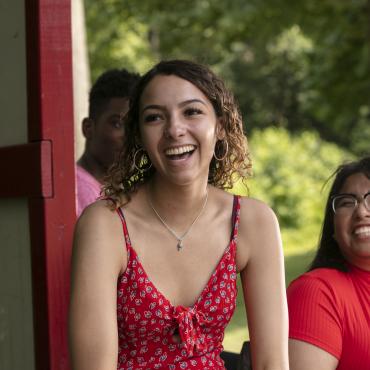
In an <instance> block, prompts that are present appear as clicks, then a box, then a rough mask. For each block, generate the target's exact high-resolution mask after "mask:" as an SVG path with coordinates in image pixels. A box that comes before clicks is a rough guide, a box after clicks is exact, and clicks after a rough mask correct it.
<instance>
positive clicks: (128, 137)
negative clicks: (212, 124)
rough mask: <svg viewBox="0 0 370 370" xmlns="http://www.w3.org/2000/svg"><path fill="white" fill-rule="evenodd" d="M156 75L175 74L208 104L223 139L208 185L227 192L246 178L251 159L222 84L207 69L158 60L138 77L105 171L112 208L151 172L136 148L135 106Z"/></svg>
mask: <svg viewBox="0 0 370 370" xmlns="http://www.w3.org/2000/svg"><path fill="white" fill-rule="evenodd" d="M158 75H166V76H168V75H175V76H177V77H180V78H183V79H185V80H187V81H189V82H191V83H192V84H193V85H195V86H196V87H197V88H198V89H199V90H201V91H202V92H203V94H204V95H205V96H206V97H207V98H208V99H209V101H210V102H211V103H212V106H213V108H214V110H215V113H216V116H217V117H218V118H220V122H221V125H222V127H223V130H224V133H225V137H224V138H223V139H222V140H218V141H217V142H216V145H215V150H214V151H215V156H216V157H217V158H219V160H217V159H216V158H215V157H213V158H212V160H211V162H210V165H209V174H208V183H209V184H211V185H214V186H216V187H218V188H221V189H230V188H231V187H232V185H233V183H234V182H235V180H236V179H239V178H241V179H242V180H243V181H244V179H245V178H247V177H248V176H249V175H250V170H251V160H250V156H249V151H248V147H247V139H246V136H245V135H244V133H243V123H242V118H241V114H240V111H239V108H238V106H237V104H236V102H235V99H234V96H233V94H232V93H231V92H230V91H229V90H228V89H227V88H226V86H225V84H224V83H223V81H222V80H221V79H220V78H219V77H217V76H216V75H215V74H214V73H213V72H212V71H211V70H210V69H209V68H208V67H206V66H204V65H202V64H198V63H195V62H191V61H186V60H170V61H161V62H160V63H158V64H157V65H155V66H154V67H153V68H152V69H151V70H149V71H148V72H147V73H146V74H145V75H144V76H142V77H141V79H140V81H139V83H138V84H137V86H136V89H135V91H134V93H133V96H132V97H131V99H130V109H129V111H128V113H127V115H126V117H125V138H124V144H123V149H122V150H121V152H120V154H119V156H118V158H117V160H116V161H115V163H114V164H113V165H112V167H111V168H110V169H109V171H108V175H107V177H106V179H105V185H104V187H103V194H104V195H105V196H106V197H108V198H110V199H111V200H112V201H113V203H114V205H115V207H120V206H121V205H123V204H125V203H127V202H129V200H130V198H131V195H132V194H133V193H134V192H135V191H137V189H138V188H139V186H140V185H141V184H144V183H146V182H148V180H149V179H150V178H151V177H152V176H153V174H154V173H155V168H154V166H151V163H150V159H149V157H148V156H147V155H146V153H145V151H144V150H143V148H142V147H141V145H140V131H139V114H140V113H139V106H140V99H141V96H142V94H143V92H144V90H145V88H146V86H147V85H148V84H149V82H150V81H151V80H152V79H153V78H154V77H155V76H158Z"/></svg>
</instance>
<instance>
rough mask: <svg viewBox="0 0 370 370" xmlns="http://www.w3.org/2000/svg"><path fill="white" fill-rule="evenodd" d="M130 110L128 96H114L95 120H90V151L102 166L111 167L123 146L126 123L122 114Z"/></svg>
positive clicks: (88, 137) (88, 134) (87, 134)
mask: <svg viewBox="0 0 370 370" xmlns="http://www.w3.org/2000/svg"><path fill="white" fill-rule="evenodd" d="M127 111H128V99H127V98H112V99H110V100H109V102H108V103H107V106H106V107H105V109H104V111H102V113H101V114H99V116H98V117H97V119H96V120H95V122H90V126H89V131H88V133H86V134H85V136H87V139H88V145H89V148H88V149H89V153H90V154H91V155H92V156H93V157H94V159H95V161H97V162H98V163H99V164H100V165H101V166H102V167H104V168H106V169H107V168H109V166H110V165H111V164H112V163H113V161H114V158H115V155H116V154H117V152H118V151H119V150H121V148H122V144H123V135H124V125H123V122H122V119H121V117H122V115H124V114H126V112H127Z"/></svg>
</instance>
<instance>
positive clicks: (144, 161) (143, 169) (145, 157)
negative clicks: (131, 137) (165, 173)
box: [134, 148, 152, 172]
mask: <svg viewBox="0 0 370 370" xmlns="http://www.w3.org/2000/svg"><path fill="white" fill-rule="evenodd" d="M140 152H143V155H141V157H140V162H139V165H137V162H136V156H137V155H138V153H140ZM148 163H149V166H148V167H143V164H144V165H145V164H148ZM134 167H135V168H136V170H137V171H139V172H146V171H148V170H150V169H151V168H152V162H151V161H150V159H149V157H148V155H147V154H146V153H145V150H144V148H139V149H136V152H135V154H134Z"/></svg>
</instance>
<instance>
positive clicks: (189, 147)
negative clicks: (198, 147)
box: [165, 145, 195, 155]
mask: <svg viewBox="0 0 370 370" xmlns="http://www.w3.org/2000/svg"><path fill="white" fill-rule="evenodd" d="M194 149H195V146H194V145H184V146H180V147H177V148H170V149H167V150H166V151H165V154H166V155H180V154H184V153H188V152H191V151H192V150H194Z"/></svg>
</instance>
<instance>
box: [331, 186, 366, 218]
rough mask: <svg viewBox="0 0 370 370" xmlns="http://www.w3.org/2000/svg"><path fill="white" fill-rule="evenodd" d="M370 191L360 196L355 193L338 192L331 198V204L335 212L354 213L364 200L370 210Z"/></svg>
mask: <svg viewBox="0 0 370 370" xmlns="http://www.w3.org/2000/svg"><path fill="white" fill-rule="evenodd" d="M369 195H370V191H369V192H368V193H366V194H365V195H364V196H362V197H360V198H358V197H357V196H356V195H354V194H346V193H344V194H338V195H334V196H333V197H332V198H331V205H332V207H333V211H334V213H335V214H348V213H352V212H353V211H354V210H355V209H356V208H357V207H358V205H359V204H360V203H361V202H364V206H365V208H366V209H367V210H368V211H370V196H369Z"/></svg>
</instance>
